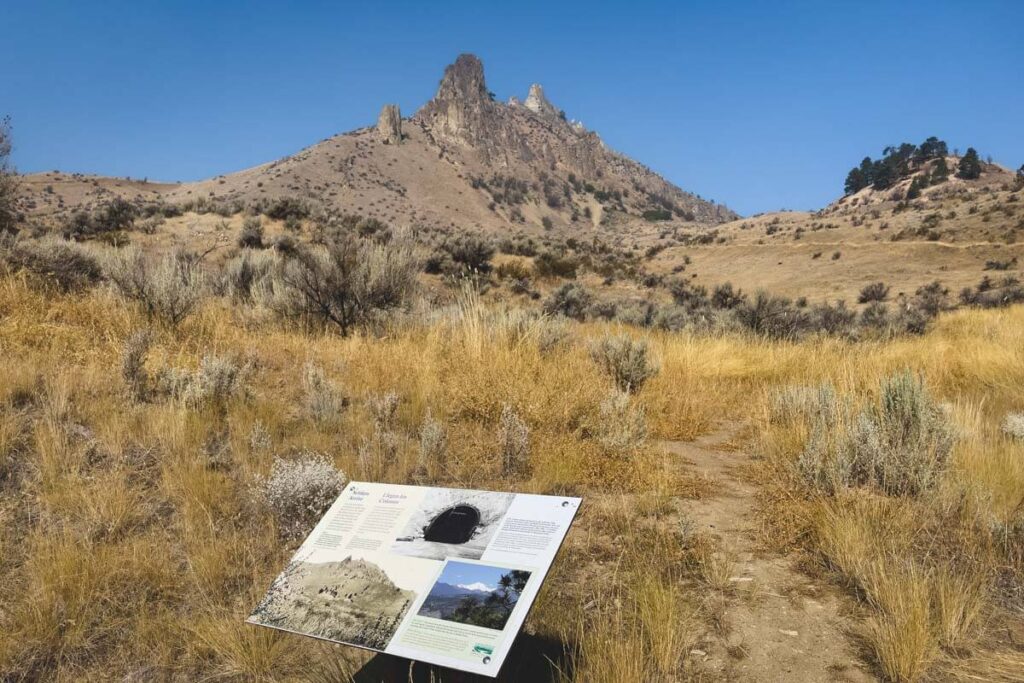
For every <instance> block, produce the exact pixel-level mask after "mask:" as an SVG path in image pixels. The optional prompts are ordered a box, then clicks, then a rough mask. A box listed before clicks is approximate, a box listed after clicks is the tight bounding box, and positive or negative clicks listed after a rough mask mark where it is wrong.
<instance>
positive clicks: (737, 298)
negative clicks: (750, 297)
mask: <svg viewBox="0 0 1024 683" xmlns="http://www.w3.org/2000/svg"><path fill="white" fill-rule="evenodd" d="M746 300H747V295H746V294H744V293H743V290H741V289H733V286H732V283H731V282H726V283H725V284H721V285H718V286H717V287H715V289H714V291H713V292H712V293H711V305H712V306H714V307H715V308H727V309H732V308H736V307H737V306H739V305H740V304H742V303H744V302H745V301H746Z"/></svg>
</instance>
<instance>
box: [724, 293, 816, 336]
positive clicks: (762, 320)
mask: <svg viewBox="0 0 1024 683" xmlns="http://www.w3.org/2000/svg"><path fill="white" fill-rule="evenodd" d="M735 310H736V317H737V319H738V320H739V321H740V323H741V324H742V325H743V326H744V327H746V328H747V329H749V330H750V331H752V332H754V333H755V334H759V335H764V336H766V337H770V338H772V339H792V338H795V337H796V336H797V335H799V334H800V332H802V331H803V330H805V329H806V328H807V327H808V321H809V318H808V315H807V313H806V312H805V311H802V310H801V309H799V308H798V307H795V306H793V302H792V301H790V300H789V299H786V298H784V297H777V296H772V295H770V294H768V293H767V292H765V291H758V292H757V294H755V295H754V298H753V300H749V301H746V302H744V303H743V304H741V305H739V306H737V307H736V309H735Z"/></svg>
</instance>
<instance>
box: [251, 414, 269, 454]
mask: <svg viewBox="0 0 1024 683" xmlns="http://www.w3.org/2000/svg"><path fill="white" fill-rule="evenodd" d="M273 445H274V443H273V440H272V439H271V438H270V431H269V430H268V429H267V426H266V425H265V424H263V422H262V421H260V420H256V421H255V422H253V423H252V429H250V430H249V448H251V449H252V450H253V451H268V450H270V447H271V446H273Z"/></svg>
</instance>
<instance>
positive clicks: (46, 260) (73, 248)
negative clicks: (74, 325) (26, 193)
mask: <svg viewBox="0 0 1024 683" xmlns="http://www.w3.org/2000/svg"><path fill="white" fill-rule="evenodd" d="M0 265H2V266H4V267H6V268H7V269H10V270H12V271H15V272H17V271H22V270H23V271H27V272H29V273H32V274H33V275H34V276H35V277H37V278H39V279H40V280H42V281H43V282H46V283H51V284H53V285H54V286H55V287H56V288H57V289H58V290H60V291H62V292H71V291H76V290H80V289H84V288H86V287H91V286H93V285H95V284H97V283H99V282H100V281H101V280H102V279H103V269H102V268H101V267H100V264H99V261H98V260H97V259H96V257H95V256H94V255H93V253H92V252H91V251H90V250H89V249H87V248H86V247H84V246H82V245H80V244H77V243H75V242H68V241H64V240H56V239H46V240H39V241H36V240H16V241H13V242H12V243H11V244H10V245H7V246H5V245H3V244H0Z"/></svg>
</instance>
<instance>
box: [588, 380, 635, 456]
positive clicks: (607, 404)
mask: <svg viewBox="0 0 1024 683" xmlns="http://www.w3.org/2000/svg"><path fill="white" fill-rule="evenodd" d="M598 420H599V421H598V423H597V425H596V426H595V431H596V433H597V439H598V441H599V442H600V444H601V445H602V446H603V447H604V448H605V449H606V450H608V451H609V452H611V453H617V454H623V453H629V452H632V451H635V450H636V449H638V448H640V447H641V446H643V444H644V442H645V441H646V440H647V419H646V415H645V412H644V409H643V406H638V405H635V404H634V402H633V401H632V400H631V398H630V395H629V394H628V393H627V392H624V391H619V390H618V389H613V390H612V391H611V392H610V393H609V394H608V396H607V397H606V398H605V399H604V400H603V401H601V405H600V406H599V408H598Z"/></svg>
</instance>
